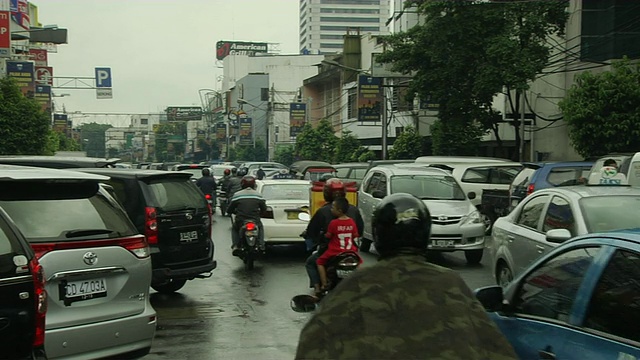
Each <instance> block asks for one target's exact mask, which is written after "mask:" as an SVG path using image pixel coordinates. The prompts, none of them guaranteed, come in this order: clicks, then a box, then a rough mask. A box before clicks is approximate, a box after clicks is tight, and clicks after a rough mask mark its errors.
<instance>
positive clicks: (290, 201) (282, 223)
mask: <svg viewBox="0 0 640 360" xmlns="http://www.w3.org/2000/svg"><path fill="white" fill-rule="evenodd" d="M256 184H257V188H256V190H257V191H258V192H259V193H261V194H262V197H264V199H265V200H266V202H267V212H266V213H265V214H262V224H263V226H264V240H265V243H266V244H267V245H269V244H287V243H303V242H304V239H303V238H301V237H300V234H301V233H302V232H303V231H304V230H305V229H306V228H307V222H304V221H302V220H299V219H298V214H299V213H301V212H305V211H307V210H308V209H309V191H310V185H309V182H308V181H305V180H258V181H256Z"/></svg>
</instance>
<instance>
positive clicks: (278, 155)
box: [273, 145, 296, 166]
mask: <svg viewBox="0 0 640 360" xmlns="http://www.w3.org/2000/svg"><path fill="white" fill-rule="evenodd" d="M273 161H275V162H279V163H280V164H282V165H286V166H289V165H291V164H293V162H294V161H296V155H295V146H293V145H290V146H282V147H278V148H276V151H275V154H274V156H273Z"/></svg>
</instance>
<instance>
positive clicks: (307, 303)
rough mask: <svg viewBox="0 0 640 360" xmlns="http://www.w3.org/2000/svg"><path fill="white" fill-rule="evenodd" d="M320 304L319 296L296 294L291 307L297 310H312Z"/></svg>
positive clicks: (305, 311) (302, 311)
mask: <svg viewBox="0 0 640 360" xmlns="http://www.w3.org/2000/svg"><path fill="white" fill-rule="evenodd" d="M317 306H318V298H315V297H313V296H311V295H296V296H294V297H293V298H291V309H292V310H293V311H295V312H301V313H308V312H312V311H314V310H315V309H316V307H317Z"/></svg>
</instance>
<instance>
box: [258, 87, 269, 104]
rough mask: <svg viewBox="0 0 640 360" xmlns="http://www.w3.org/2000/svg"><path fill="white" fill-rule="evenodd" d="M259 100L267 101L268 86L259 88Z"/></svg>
mask: <svg viewBox="0 0 640 360" xmlns="http://www.w3.org/2000/svg"><path fill="white" fill-rule="evenodd" d="M260 101H269V88H261V89H260Z"/></svg>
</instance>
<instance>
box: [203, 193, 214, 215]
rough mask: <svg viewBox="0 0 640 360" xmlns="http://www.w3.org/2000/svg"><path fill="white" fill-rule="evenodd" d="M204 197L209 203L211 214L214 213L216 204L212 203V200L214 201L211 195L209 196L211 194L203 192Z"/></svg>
mask: <svg viewBox="0 0 640 360" xmlns="http://www.w3.org/2000/svg"><path fill="white" fill-rule="evenodd" d="M204 197H205V199H207V204H208V205H209V210H211V214H215V213H216V206H215V204H214V203H213V201H214V199H213V196H211V194H205V195H204Z"/></svg>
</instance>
